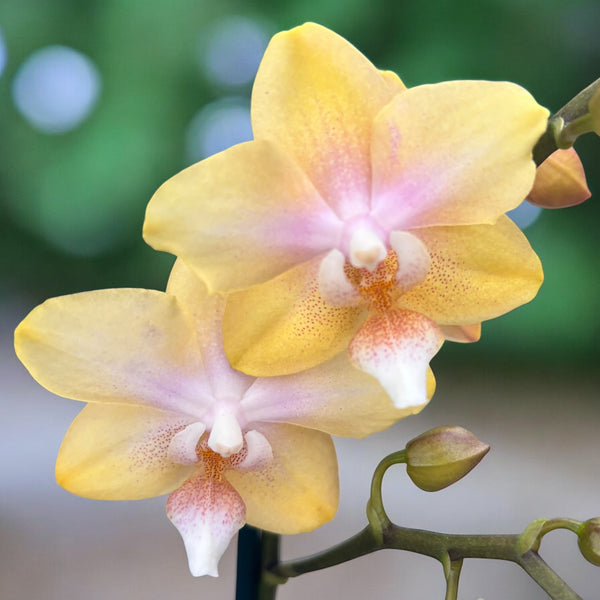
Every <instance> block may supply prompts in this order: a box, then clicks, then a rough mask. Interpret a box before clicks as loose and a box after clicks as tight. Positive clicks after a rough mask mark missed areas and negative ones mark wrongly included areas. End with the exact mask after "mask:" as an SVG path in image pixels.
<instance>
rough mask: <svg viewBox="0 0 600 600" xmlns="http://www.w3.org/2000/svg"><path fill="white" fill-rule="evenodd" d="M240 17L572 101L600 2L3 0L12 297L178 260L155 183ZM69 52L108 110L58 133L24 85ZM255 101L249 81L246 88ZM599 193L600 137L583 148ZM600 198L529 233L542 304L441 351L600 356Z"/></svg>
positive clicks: (424, 78)
mask: <svg viewBox="0 0 600 600" xmlns="http://www.w3.org/2000/svg"><path fill="white" fill-rule="evenodd" d="M231 15H243V16H246V17H250V18H255V19H258V20H259V21H260V22H262V23H266V24H267V25H266V27H267V29H269V31H268V33H269V34H272V33H274V32H275V31H277V30H280V29H287V28H289V27H292V26H294V25H297V24H300V23H302V22H304V21H307V20H311V21H316V22H319V23H321V24H323V25H325V26H328V27H330V28H332V29H333V30H335V31H337V32H338V33H339V34H341V35H343V36H344V37H346V38H347V39H348V40H350V41H351V42H352V43H354V44H355V45H356V46H357V47H358V48H359V49H360V50H361V51H363V52H364V53H365V54H366V55H367V56H368V57H369V58H370V59H371V60H372V61H373V62H374V63H375V64H376V65H377V66H379V67H381V68H387V69H392V70H395V71H396V72H398V73H399V74H400V76H401V77H402V78H403V79H404V81H405V83H406V84H407V85H409V86H413V85H418V84H421V83H428V82H435V81H441V80H447V79H457V78H485V79H499V80H510V81H515V82H517V83H520V84H522V85H523V86H525V87H526V88H527V89H529V90H530V91H531V92H532V93H533V95H534V96H535V97H536V98H537V99H538V101H539V102H540V103H542V104H545V105H546V106H548V107H549V108H550V109H552V110H556V109H558V108H559V107H560V106H561V105H562V104H563V103H564V102H566V101H567V100H568V99H569V98H570V97H571V96H572V95H574V94H575V93H577V92H578V91H579V90H580V89H582V88H583V87H585V86H586V85H587V84H588V83H589V82H591V81H592V80H594V79H595V78H597V77H598V76H599V75H600V72H599V71H598V65H600V60H599V59H600V36H599V35H598V31H597V24H598V23H599V22H600V4H598V3H597V2H596V1H595V0H585V1H583V0H581V1H580V0H503V1H500V0H482V1H481V2H478V3H474V2H472V0H430V1H429V2H420V1H417V0H405V1H402V0H393V1H390V0H287V1H286V2H279V1H275V0H254V1H252V2H248V1H242V0H239V1H237V2H236V1H232V0H224V1H222V2H219V3H214V2H212V1H209V0H102V1H101V0H2V3H1V4H0V31H1V32H2V35H3V37H4V43H5V46H6V50H7V63H6V67H5V69H4V71H3V72H2V73H1V74H0V136H1V137H0V144H1V154H0V157H1V158H0V210H1V211H2V212H1V224H0V228H1V229H0V233H1V235H0V252H1V256H2V258H1V261H2V263H1V264H2V278H1V281H2V297H3V298H15V297H23V296H25V297H27V298H28V301H31V305H29V306H26V307H24V308H23V312H26V311H27V310H28V309H29V308H31V306H33V305H34V304H35V303H37V302H40V301H42V300H43V299H45V298H46V297H48V296H53V295H59V294H65V293H71V292H76V291H81V290H87V289H94V288H101V287H119V286H132V287H133V286H141V287H156V288H161V287H163V286H164V284H165V282H166V278H167V275H168V271H169V268H170V265H171V264H172V258H171V257H169V256H167V255H164V254H161V253H158V252H155V251H153V250H152V249H150V248H149V247H147V246H146V245H145V244H144V242H143V240H142V238H141V228H142V222H143V217H144V209H145V205H146V203H147V201H148V200H149V198H150V196H151V195H152V193H153V192H154V190H155V189H156V188H157V187H158V186H159V185H160V184H161V183H162V182H163V181H164V180H165V179H167V178H168V177H170V176H171V175H173V174H175V173H176V172H177V171H179V170H180V169H181V168H183V167H185V166H186V160H185V153H184V145H185V142H184V140H185V135H186V128H187V126H188V125H189V123H190V121H191V119H192V118H193V116H194V115H195V114H196V113H197V112H198V110H199V109H200V108H202V107H203V106H204V105H206V104H207V103H208V102H211V101H213V100H215V99H218V98H220V97H221V96H223V95H224V94H225V91H224V90H223V89H221V88H220V87H219V85H217V84H215V83H214V82H211V81H210V79H209V78H208V77H207V76H206V75H205V74H204V73H203V72H202V69H201V68H200V67H199V64H198V58H197V54H198V48H199V47H202V44H201V42H202V39H203V37H205V36H206V35H208V33H209V32H210V31H211V30H212V29H213V28H214V27H215V25H216V24H217V23H219V21H220V20H221V19H223V18H224V17H227V16H231ZM49 44H63V45H66V46H71V47H73V48H75V49H77V50H79V51H80V52H82V53H83V54H84V55H86V56H88V57H89V58H90V59H91V60H92V61H93V62H94V64H95V65H96V67H97V69H98V71H99V72H100V75H101V78H102V91H101V94H100V98H99V101H98V104H97V106H96V108H95V110H94V111H93V112H92V114H91V115H90V116H89V117H88V118H87V119H86V120H85V121H84V122H83V123H82V124H81V125H80V126H79V127H77V128H75V129H74V130H72V131H69V132H67V133H64V134H60V135H47V134H44V133H40V132H38V131H36V130H35V129H34V128H33V127H32V126H31V125H30V124H29V123H28V122H27V121H26V120H25V119H24V118H23V117H22V116H21V115H20V114H19V113H18V111H17V109H16V108H15V106H14V103H13V99H12V95H11V82H12V81H13V79H14V76H15V74H16V72H17V71H18V69H19V66H20V65H21V64H22V63H23V61H24V60H26V58H27V57H28V56H29V55H30V54H31V53H32V52H33V51H35V50H37V49H38V48H41V47H43V46H45V45H49ZM236 93H238V94H240V93H241V94H242V95H249V94H250V86H248V87H247V88H243V89H241V90H237V92H236ZM577 148H578V150H579V152H580V155H581V157H582V160H583V162H584V164H585V166H586V172H587V175H588V183H589V186H590V189H591V190H592V193H593V194H595V195H600V174H599V170H598V168H597V165H598V164H599V162H600V140H598V139H589V140H587V139H586V140H583V142H582V143H581V144H578V145H577ZM599 216H600V215H599V206H598V202H597V200H595V199H592V201H590V202H587V203H586V204H584V205H582V206H580V207H576V208H573V209H568V210H565V211H559V212H547V213H544V214H543V215H542V216H541V218H540V219H539V220H538V222H537V223H536V224H534V225H533V226H532V227H531V228H530V229H528V231H527V234H528V236H529V238H530V240H531V242H532V244H533V246H534V248H535V249H536V250H537V252H538V253H539V255H540V257H541V258H542V262H543V263H544V266H545V270H546V282H545V283H544V286H543V287H542V290H541V292H540V295H539V296H538V298H537V299H536V300H535V301H534V302H533V303H531V304H530V305H528V306H525V307H523V308H521V309H519V310H517V311H515V312H514V313H512V314H510V315H508V316H506V317H503V318H502V319H498V320H496V321H494V322H491V323H489V324H487V325H486V326H485V327H484V341H482V342H480V343H479V344H475V345H472V346H470V347H464V346H457V345H451V344H449V345H448V346H449V347H451V348H452V349H448V350H447V351H446V352H445V353H442V354H443V355H444V356H446V357H447V358H444V360H450V361H451V360H476V359H477V358H481V357H484V358H489V357H494V358H495V359H496V360H497V361H499V362H509V361H520V362H522V361H524V360H525V359H527V361H541V360H544V361H548V360H555V361H557V362H568V361H579V362H580V361H582V360H591V361H596V360H597V358H598V356H599V355H600V341H599V340H600V318H599V317H598V308H599V307H600V273H599V269H598V264H597V263H598V260H597V257H598V245H597V235H596V230H597V228H598V223H599Z"/></svg>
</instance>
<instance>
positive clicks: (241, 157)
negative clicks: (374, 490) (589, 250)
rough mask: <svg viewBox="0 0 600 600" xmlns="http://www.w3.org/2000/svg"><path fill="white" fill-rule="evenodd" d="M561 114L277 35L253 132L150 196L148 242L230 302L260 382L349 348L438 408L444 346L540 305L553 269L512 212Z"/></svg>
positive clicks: (332, 37)
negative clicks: (431, 372) (407, 79)
mask: <svg viewBox="0 0 600 600" xmlns="http://www.w3.org/2000/svg"><path fill="white" fill-rule="evenodd" d="M547 117H548V111H547V110H546V109H544V108H542V107H540V106H539V105H538V104H537V103H536V102H535V100H534V99H533V98H532V97H531V95H530V94H529V93H528V92H527V91H525V90H524V89H523V88H521V87H519V86H517V85H514V84H511V83H498V82H489V81H451V82H446V83H439V84H435V85H422V86H418V87H414V88H411V89H406V88H405V86H404V85H403V84H402V82H401V81H400V79H399V78H398V77H397V76H396V75H394V74H393V73H390V72H388V71H379V70H378V69H376V68H375V67H374V66H373V65H372V64H371V63H370V62H369V61H368V60H367V59H366V58H365V57H364V56H363V55H362V54H361V53H360V52H359V51H358V50H357V49H356V48H354V47H353V46H352V45H350V44H349V43H348V42H346V41H345V40H344V39H343V38H341V37H339V36H337V35H336V34H334V33H333V32H331V31H329V30H328V29H325V28H324V27H321V26H318V25H315V24H311V23H308V24H305V25H303V26H301V27H297V28H295V29H292V30H290V31H287V32H283V33H280V34H277V35H276V36H275V37H274V38H273V39H272V41H271V42H270V44H269V46H268V48H267V50H266V53H265V56H264V58H263V60H262V63H261V65H260V68H259V71H258V73H257V76H256V81H255V83H254V88H253V92H252V125H253V131H254V140H253V141H250V142H247V143H244V144H240V145H237V146H234V147H232V148H229V149H227V150H225V151H224V152H222V153H220V154H217V155H214V156H212V157H209V158H208V159H206V160H204V161H202V162H200V163H198V164H196V165H193V166H191V167H189V168H187V169H185V170H184V171H182V172H181V173H179V174H178V175H175V176H174V177H173V178H171V179H170V180H169V181H167V182H166V183H165V184H163V186H161V188H160V189H159V190H158V191H157V192H156V194H155V195H154V197H153V198H152V200H151V201H150V203H149V206H148V209H147V213H146V222H145V226H144V236H145V239H146V241H148V243H150V245H152V246H153V247H154V248H156V249H159V250H166V251H169V252H171V253H173V254H175V255H177V256H179V257H180V258H182V259H183V260H184V261H186V262H187V263H188V264H189V265H190V267H191V268H192V269H194V270H195V272H196V273H198V274H199V275H200V276H201V277H202V278H203V280H205V281H206V282H207V284H208V286H209V288H210V289H211V290H218V291H222V292H235V293H232V294H231V295H230V296H229V300H228V303H227V307H226V311H225V317H224V322H223V327H224V342H225V348H226V352H227V355H228V357H229V359H230V361H231V362H232V364H233V365H234V366H235V367H236V368H239V369H240V370H242V371H244V372H247V373H251V374H253V375H280V374H285V373H290V372H293V371H298V370H301V369H306V368H310V367H312V366H314V365H317V364H319V363H321V362H323V361H325V360H328V359H329V358H330V357H332V356H334V355H335V354H336V353H337V352H339V351H341V350H343V349H344V348H346V347H348V349H349V355H350V358H351V360H352V362H353V364H354V365H355V366H357V367H359V368H360V369H362V370H364V371H366V372H367V373H370V374H372V375H374V376H375V377H377V378H378V379H379V381H380V382H381V384H382V386H383V387H384V388H385V389H386V390H387V392H388V393H389V395H390V397H391V398H392V400H393V402H394V404H395V405H396V406H398V407H401V408H404V409H409V408H410V407H415V408H418V407H420V406H422V404H423V402H424V400H425V398H426V395H427V394H426V381H427V377H426V374H427V372H428V363H429V361H430V359H431V358H432V357H433V355H434V354H435V353H436V352H437V351H438V350H439V348H440V346H441V345H442V343H443V341H444V340H445V339H453V340H458V341H473V340H475V339H477V338H478V337H479V332H480V323H481V321H483V320H486V319H491V318H493V317H496V316H499V315H501V314H504V313H506V312H507V311H509V310H512V309H513V308H515V307H517V306H519V305H521V304H523V303H525V302H528V301H529V300H530V299H532V298H533V297H534V296H535V294H536V293H537V290H538V288H539V286H540V284H541V281H542V270H541V265H540V263H539V260H538V258H537V256H536V255H535V253H534V252H533V250H532V249H531V247H530V246H529V244H528V242H527V240H526V239H525V237H524V236H523V234H522V233H521V232H520V230H519V229H518V228H517V227H516V226H515V225H514V224H513V223H512V222H511V221H510V220H509V219H508V218H507V217H506V216H505V215H504V213H505V212H506V211H508V210H511V209H512V208H515V207H516V206H517V205H518V204H520V203H521V202H522V201H523V200H524V199H525V197H526V196H527V193H528V192H529V191H530V190H531V188H532V186H533V181H534V176H535V164H534V162H533V161H532V149H533V147H534V145H535V143H536V141H537V140H538V139H539V137H540V136H541V135H542V133H543V132H544V131H545V129H546V124H547Z"/></svg>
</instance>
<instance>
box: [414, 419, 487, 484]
mask: <svg viewBox="0 0 600 600" xmlns="http://www.w3.org/2000/svg"><path fill="white" fill-rule="evenodd" d="M489 449H490V447H489V446H488V445H487V444H484V443H483V442H481V441H480V440H478V439H477V438H476V437H475V436H474V435H473V434H472V433H471V432H470V431H467V430H466V429H463V428H462V427H457V426H454V425H445V426H444V427H436V428H435V429H430V430H429V431H426V432H425V433H422V434H421V435H420V436H418V437H416V438H414V439H412V440H411V441H410V442H408V444H407V445H406V472H407V473H408V476H409V477H410V478H411V479H412V480H413V483H414V484H415V485H416V486H417V487H420V488H421V489H422V490H425V491H426V492H436V491H438V490H441V489H443V488H445V487H447V486H449V485H452V484H453V483H455V482H456V481H458V480H459V479H461V478H462V477H464V476H465V475H466V474H467V473H468V472H469V471H470V470H471V469H473V468H474V467H475V466H476V465H477V464H478V463H479V461H480V460H481V459H482V458H483V457H484V456H485V455H486V454H487V452H488V450H489Z"/></svg>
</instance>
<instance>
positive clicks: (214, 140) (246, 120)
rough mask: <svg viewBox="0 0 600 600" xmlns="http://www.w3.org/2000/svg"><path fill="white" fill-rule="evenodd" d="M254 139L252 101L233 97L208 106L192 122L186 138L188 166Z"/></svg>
mask: <svg viewBox="0 0 600 600" xmlns="http://www.w3.org/2000/svg"><path fill="white" fill-rule="evenodd" d="M251 139H252V125H251V122H250V101H249V100H248V99H246V98H242V97H237V96H229V97H226V98H222V99H220V100H217V101H215V102H211V103H210V104H207V105H206V106H205V107H204V108H203V109H202V110H200V111H199V112H198V113H197V114H196V116H195V117H194V118H193V119H192V121H191V123H190V125H189V127H188V130H187V135H186V159H187V162H188V163H194V162H197V161H199V160H202V159H204V158H206V157H207V156H210V155H211V154H215V153H216V152H221V151H222V150H225V149H226V148H229V147H230V146H234V145H235V144H240V143H242V142H247V141H249V140H251Z"/></svg>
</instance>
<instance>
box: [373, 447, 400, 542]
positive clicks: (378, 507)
mask: <svg viewBox="0 0 600 600" xmlns="http://www.w3.org/2000/svg"><path fill="white" fill-rule="evenodd" d="M405 462H406V450H399V451H398V452H393V453H392V454H389V455H388V456H386V457H385V458H384V459H382V460H381V461H380V462H379V464H378V465H377V467H376V468H375V472H374V473H373V479H371V496H370V497H369V501H368V503H367V519H368V520H369V524H370V525H371V529H372V530H373V534H374V536H375V539H376V540H377V541H379V542H381V540H382V539H383V530H384V529H385V528H386V527H387V526H388V525H389V524H390V523H391V521H390V518H389V517H388V516H387V513H386V512H385V508H384V507H383V498H382V495H381V485H382V483H383V476H384V475H385V473H386V471H387V470H388V469H389V468H390V467H391V466H392V465H397V464H401V463H405Z"/></svg>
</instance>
